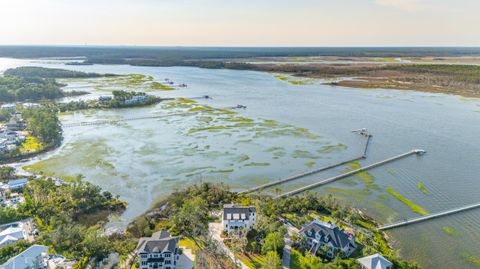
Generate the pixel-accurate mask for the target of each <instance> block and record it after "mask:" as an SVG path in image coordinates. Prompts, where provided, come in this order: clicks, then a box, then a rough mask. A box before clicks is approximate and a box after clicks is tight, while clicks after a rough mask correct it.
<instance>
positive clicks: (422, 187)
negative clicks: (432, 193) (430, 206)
mask: <svg viewBox="0 0 480 269" xmlns="http://www.w3.org/2000/svg"><path fill="white" fill-rule="evenodd" d="M417 188H418V190H419V191H421V192H422V193H423V194H425V195H428V191H427V189H426V188H425V186H423V183H422V182H418V185H417Z"/></svg>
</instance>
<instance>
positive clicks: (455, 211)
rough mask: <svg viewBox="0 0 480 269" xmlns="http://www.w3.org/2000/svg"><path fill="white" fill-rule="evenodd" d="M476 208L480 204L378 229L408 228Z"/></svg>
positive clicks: (479, 206)
mask: <svg viewBox="0 0 480 269" xmlns="http://www.w3.org/2000/svg"><path fill="white" fill-rule="evenodd" d="M475 208H480V203H478V204H473V205H466V206H462V207H457V208H454V209H450V210H446V211H443V212H439V213H435V214H430V215H426V216H422V217H418V218H413V219H409V220H404V221H400V222H396V223H392V224H387V225H383V226H380V227H378V229H379V230H383V231H384V230H389V229H393V228H397V227H402V226H407V225H411V224H414V223H419V222H423V221H427V220H431V219H435V218H439V217H443V216H447V215H452V214H455V213H459V212H463V211H467V210H471V209H475Z"/></svg>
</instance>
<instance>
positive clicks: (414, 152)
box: [275, 149, 425, 198]
mask: <svg viewBox="0 0 480 269" xmlns="http://www.w3.org/2000/svg"><path fill="white" fill-rule="evenodd" d="M423 154H425V151H424V150H422V149H413V150H411V151H409V152H406V153H403V154H400V155H397V156H394V157H391V158H388V159H385V160H382V161H379V162H376V163H373V164H370V165H367V166H365V167H361V168H358V169H355V170H352V171H350V172H347V173H344V174H341V175H338V176H334V177H331V178H327V179H324V180H321V181H319V182H316V183H313V184H310V185H307V186H305V187H301V188H299V189H296V190H293V191H289V192H286V193H283V194H280V195H278V196H277V197H275V198H282V197H288V196H292V195H295V194H299V193H302V192H304V191H307V190H310V189H313V188H316V187H320V186H323V185H326V184H329V183H332V182H334V181H337V180H339V179H342V178H345V177H348V176H351V175H354V174H356V173H359V172H363V171H367V170H369V169H372V168H375V167H377V166H380V165H383V164H386V163H390V162H393V161H396V160H399V159H402V158H405V157H408V156H411V155H423Z"/></svg>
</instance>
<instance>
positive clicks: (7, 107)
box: [0, 104, 17, 111]
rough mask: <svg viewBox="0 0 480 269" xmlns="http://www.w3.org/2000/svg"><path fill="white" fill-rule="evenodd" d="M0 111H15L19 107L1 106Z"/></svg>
mask: <svg viewBox="0 0 480 269" xmlns="http://www.w3.org/2000/svg"><path fill="white" fill-rule="evenodd" d="M0 109H2V110H8V111H15V109H17V106H16V105H15V104H3V105H2V106H0Z"/></svg>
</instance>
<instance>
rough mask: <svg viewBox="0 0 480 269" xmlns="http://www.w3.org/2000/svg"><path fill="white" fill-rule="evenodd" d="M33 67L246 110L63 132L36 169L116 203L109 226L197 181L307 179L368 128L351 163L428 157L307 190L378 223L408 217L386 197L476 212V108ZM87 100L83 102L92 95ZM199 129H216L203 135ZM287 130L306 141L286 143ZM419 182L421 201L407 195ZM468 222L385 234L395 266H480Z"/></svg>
mask: <svg viewBox="0 0 480 269" xmlns="http://www.w3.org/2000/svg"><path fill="white" fill-rule="evenodd" d="M0 62H1V61H0ZM43 65H44V66H46V67H60V68H66V69H74V70H80V71H88V72H105V73H121V74H131V73H140V74H146V75H152V76H153V77H154V78H155V79H156V80H158V81H161V80H163V79H164V78H170V79H172V80H173V81H175V82H177V83H186V84H188V85H189V86H188V88H184V89H179V90H176V91H172V92H163V91H158V92H153V94H158V95H159V96H176V97H196V96H202V95H210V96H212V97H213V99H211V100H198V102H199V103H200V104H202V105H195V106H200V107H203V105H209V106H212V107H215V108H223V107H229V106H234V105H237V104H243V105H246V106H247V107H248V109H246V110H236V112H237V113H238V115H230V114H225V113H222V112H218V111H215V112H211V111H204V110H203V111H197V112H198V113H193V114H192V113H191V111H190V112H188V113H187V114H185V115H177V116H171V117H166V118H160V119H155V120H141V121H129V122H123V123H118V124H114V125H103V126H90V127H79V128H67V129H65V138H66V139H65V143H66V144H65V146H64V147H63V148H62V149H60V150H58V152H57V153H55V154H53V155H51V156H49V157H48V159H47V160H45V161H42V162H40V163H38V164H37V165H38V166H40V167H41V168H42V169H43V170H46V171H48V172H53V173H56V174H59V175H75V174H78V173H81V174H83V175H84V176H85V178H86V179H87V180H89V181H91V182H94V183H96V184H98V185H100V186H102V187H103V188H105V189H108V190H109V191H111V192H113V193H116V194H119V195H120V196H121V197H122V198H123V199H125V200H127V201H128V202H129V204H130V205H129V208H128V210H127V212H126V213H125V214H124V215H123V216H122V217H121V218H119V219H117V221H118V224H122V223H125V222H128V221H129V220H131V219H132V218H134V217H135V216H137V215H139V214H141V213H142V212H144V211H145V210H146V209H147V208H148V207H149V206H150V204H151V203H152V202H153V201H154V200H156V199H159V198H160V197H162V196H163V195H167V194H168V193H169V192H171V190H173V189H175V188H182V187H184V186H186V185H188V184H192V183H194V182H198V181H200V180H205V181H217V182H225V183H227V184H229V185H231V186H232V188H233V189H238V190H240V189H245V188H248V187H251V186H254V185H257V184H260V183H265V182H268V181H271V180H275V179H278V178H281V177H284V176H287V175H291V174H295V173H298V172H303V171H305V170H308V169H309V168H308V165H311V162H314V164H313V168H315V167H321V166H324V165H326V164H330V163H333V162H335V161H338V160H343V159H347V158H350V157H352V156H353V155H358V153H359V151H360V150H361V147H362V140H361V139H360V138H359V137H358V136H356V135H355V134H352V133H351V132H350V131H351V130H354V129H358V128H367V129H368V130H369V131H371V132H372V134H373V135H374V137H373V139H372V143H371V145H370V148H369V151H368V153H367V154H368V158H367V159H366V160H362V161H361V164H369V163H373V162H375V161H378V160H381V159H384V158H387V157H391V156H394V155H397V154H400V153H403V152H406V151H408V150H411V149H413V148H423V149H425V150H427V151H428V153H427V155H425V156H422V157H414V156H412V157H408V158H405V159H402V160H399V161H396V162H393V163H390V164H387V165H385V166H381V167H378V168H375V169H373V170H371V171H369V173H370V174H371V176H373V178H374V182H373V184H366V183H365V182H364V181H365V180H362V178H360V177H352V178H347V179H343V180H340V181H338V182H336V183H333V184H331V185H329V186H328V187H323V188H319V189H318V190H317V191H320V192H331V193H334V194H336V195H338V196H339V197H343V198H344V199H345V200H346V202H347V203H350V204H355V206H357V207H361V208H364V209H365V210H366V211H367V212H368V213H370V214H372V215H374V216H376V217H377V218H379V220H380V221H382V222H385V223H388V222H392V221H398V220H402V219H404V218H410V217H414V216H417V214H416V213H413V212H412V211H411V210H410V208H408V207H407V206H406V205H405V204H402V203H401V202H399V201H398V200H396V199H395V198H394V197H392V196H391V195H389V194H388V193H387V192H386V190H385V188H386V187H391V188H393V189H394V190H395V191H396V192H398V193H400V194H402V195H403V196H405V197H406V198H408V199H409V200H411V201H412V202H414V203H416V204H419V205H420V206H422V207H423V208H425V209H426V210H428V211H429V212H438V211H442V210H446V209H450V208H453V207H457V206H461V205H465V204H470V203H476V202H479V201H478V199H479V197H480V182H479V181H478V175H479V174H480V165H479V163H478V161H477V160H479V159H480V143H479V142H480V138H479V134H480V124H479V123H480V100H478V99H466V98H461V97H457V96H448V95H441V94H430V93H420V92H412V91H395V90H360V89H349V88H342V87H330V86H323V85H319V84H313V85H298V86H296V85H291V84H290V83H288V82H284V81H280V80H279V79H276V78H275V77H273V75H271V74H267V73H258V72H251V71H234V70H208V69H198V68H187V67H169V68H160V67H132V66H121V65H118V66H111V65H94V66H64V65H54V64H51V63H50V64H43ZM0 66H1V65H0ZM76 83H77V82H76ZM79 85H80V84H79ZM83 86H85V85H83ZM71 87H72V88H75V85H72V86H71ZM87 88H88V85H87ZM82 89H85V88H82ZM91 90H92V91H94V89H93V86H92V88H91ZM97 94H98V93H97ZM102 94H103V93H102ZM92 96H96V95H92ZM82 98H88V97H82ZM191 108H192V107H191V104H178V103H176V104H170V105H169V104H167V103H163V104H159V105H158V106H154V107H148V108H137V109H121V110H109V111H89V112H82V113H74V114H67V115H65V116H62V121H64V122H65V123H68V122H76V121H95V120H99V119H117V118H126V117H135V116H139V115H151V114H158V115H163V114H168V113H178V112H182V111H187V110H189V109H191ZM238 116H241V117H245V118H248V119H251V120H253V122H251V121H249V122H245V121H240V122H242V123H243V124H240V125H238V126H235V127H231V125H234V124H236V123H239V121H238V120H237V121H232V117H238ZM210 118H212V119H210ZM265 120H273V123H272V122H270V121H265ZM208 126H222V127H219V128H207V129H205V127H208ZM225 126H227V127H228V128H225ZM229 126H230V127H229ZM202 128H203V129H202ZM298 128H305V129H307V130H302V131H300V133H299V132H295V131H294V130H297V131H298V130H299V129H298ZM268 130H274V132H269V131H268ZM316 135H318V137H317V136H316ZM337 144H344V145H346V146H347V148H346V149H339V150H334V151H330V150H325V146H328V145H337ZM340 148H341V147H340ZM307 163H309V164H308V165H307ZM347 169H348V167H339V168H337V169H335V170H333V171H328V172H324V173H321V174H317V175H314V176H309V177H307V178H304V179H301V180H298V181H294V182H292V183H289V184H286V185H285V186H282V187H281V189H282V191H286V190H290V189H293V188H295V187H298V186H301V185H303V184H306V183H312V182H314V181H317V180H319V179H322V178H326V177H328V176H331V175H335V174H338V173H340V172H344V171H346V170H347ZM419 182H421V183H422V184H423V185H424V186H425V188H426V190H427V192H428V194H424V193H422V192H421V191H420V190H419V189H418V183H419ZM479 222H480V210H478V209H476V210H472V211H468V212H465V213H460V214H457V215H453V216H449V217H444V218H440V219H436V220H432V221H428V222H424V223H420V224H416V225H413V226H410V227H404V228H399V229H396V230H392V231H391V232H389V234H391V235H392V236H393V238H394V239H395V241H396V244H397V245H398V246H399V247H400V248H401V253H402V254H403V255H404V256H405V257H406V258H410V259H414V260H417V261H418V262H419V263H420V264H421V265H423V266H424V267H426V268H476V267H475V266H476V265H475V264H474V262H473V261H472V260H473V259H472V258H471V256H472V255H473V256H476V257H480V240H479V239H480V227H479V225H478V223H479ZM446 226H449V227H454V229H455V230H456V231H457V232H458V236H452V235H449V234H447V233H445V232H444V231H443V228H444V227H446ZM446 246H448V247H446ZM469 257H470V258H469ZM469 259H470V260H471V261H469Z"/></svg>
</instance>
